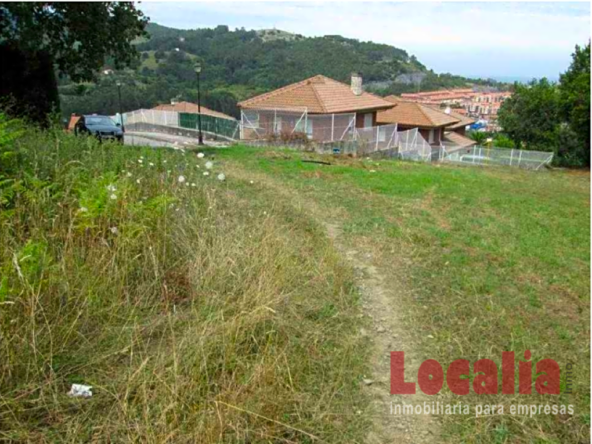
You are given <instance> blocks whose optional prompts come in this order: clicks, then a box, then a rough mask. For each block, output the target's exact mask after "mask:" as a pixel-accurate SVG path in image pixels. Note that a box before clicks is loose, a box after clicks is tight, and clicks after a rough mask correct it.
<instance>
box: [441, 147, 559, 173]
mask: <svg viewBox="0 0 592 444" xmlns="http://www.w3.org/2000/svg"><path fill="white" fill-rule="evenodd" d="M440 161H442V162H455V163H463V164H468V165H503V166H511V167H517V168H525V169H530V170H539V169H541V168H542V167H543V166H544V165H550V164H551V162H552V161H553V153H548V152H543V151H529V150H517V149H510V148H487V147H482V146H474V147H470V148H463V149H459V150H455V151H454V152H449V151H447V150H446V149H445V148H444V149H442V151H441V152H440Z"/></svg>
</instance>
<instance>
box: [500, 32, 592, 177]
mask: <svg viewBox="0 0 592 444" xmlns="http://www.w3.org/2000/svg"><path fill="white" fill-rule="evenodd" d="M499 124H500V125H501V127H502V129H503V131H504V132H505V133H506V134H507V135H508V136H509V137H510V138H511V139H512V140H513V141H514V143H515V144H516V146H518V147H522V148H525V149H531V150H540V151H554V152H555V154H556V159H557V163H559V164H563V165H574V166H576V165H579V166H589V165H590V43H588V45H587V46H586V47H585V48H580V47H579V46H576V51H575V53H574V54H573V60H572V63H571V65H570V67H569V69H568V70H567V71H566V72H565V74H563V75H561V77H560V82H559V84H554V83H551V82H549V81H548V80H547V79H542V80H539V81H536V80H535V81H532V82H531V83H529V84H528V85H520V84H516V85H515V86H514V94H513V95H512V97H511V98H509V99H507V100H506V101H505V102H504V103H503V105H502V107H501V109H500V111H499Z"/></svg>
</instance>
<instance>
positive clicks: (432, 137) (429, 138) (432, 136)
mask: <svg viewBox="0 0 592 444" xmlns="http://www.w3.org/2000/svg"><path fill="white" fill-rule="evenodd" d="M428 142H429V143H434V130H433V129H431V130H430V134H429V136H428Z"/></svg>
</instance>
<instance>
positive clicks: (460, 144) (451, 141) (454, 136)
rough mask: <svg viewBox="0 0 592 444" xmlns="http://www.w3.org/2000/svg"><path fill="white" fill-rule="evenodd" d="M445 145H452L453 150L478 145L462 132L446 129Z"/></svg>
mask: <svg viewBox="0 0 592 444" xmlns="http://www.w3.org/2000/svg"><path fill="white" fill-rule="evenodd" d="M444 145H446V147H447V148H448V147H450V148H451V149H452V150H455V149H460V148H468V147H470V146H473V145H477V142H475V141H474V140H473V139H469V138H468V137H466V136H463V135H462V134H458V133H455V132H454V131H446V132H445V133H444Z"/></svg>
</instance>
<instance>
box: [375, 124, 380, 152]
mask: <svg viewBox="0 0 592 444" xmlns="http://www.w3.org/2000/svg"><path fill="white" fill-rule="evenodd" d="M379 133H380V127H379V126H378V125H376V145H375V147H374V151H378V139H379V138H380V137H379Z"/></svg>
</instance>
